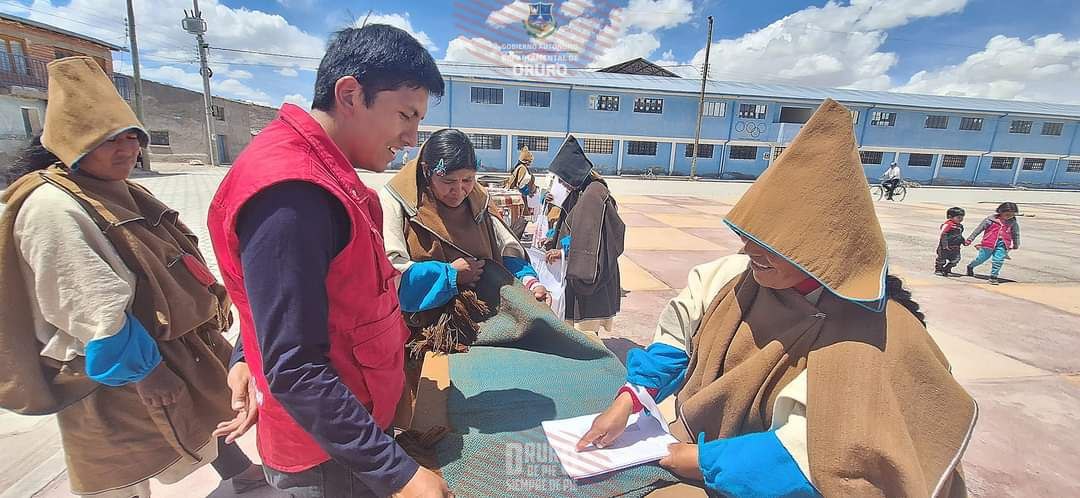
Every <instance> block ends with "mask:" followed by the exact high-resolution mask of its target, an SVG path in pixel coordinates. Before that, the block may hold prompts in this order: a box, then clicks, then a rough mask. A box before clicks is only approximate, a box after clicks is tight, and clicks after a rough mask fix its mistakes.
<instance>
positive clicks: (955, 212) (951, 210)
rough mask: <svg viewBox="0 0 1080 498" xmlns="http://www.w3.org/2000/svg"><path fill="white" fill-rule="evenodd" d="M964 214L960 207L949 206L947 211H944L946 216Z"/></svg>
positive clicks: (951, 216) (953, 216)
mask: <svg viewBox="0 0 1080 498" xmlns="http://www.w3.org/2000/svg"><path fill="white" fill-rule="evenodd" d="M964 214H965V213H964V208H961V207H951V208H949V210H948V211H945V217H946V218H955V217H957V216H964Z"/></svg>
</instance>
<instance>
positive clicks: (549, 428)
mask: <svg viewBox="0 0 1080 498" xmlns="http://www.w3.org/2000/svg"><path fill="white" fill-rule="evenodd" d="M597 415H599V414H594V415H584V416H581V417H574V418H568V419H563V420H552V421H548V422H543V423H542V424H541V425H542V426H543V428H544V434H545V435H547V439H548V444H550V445H551V447H552V448H553V449H554V450H555V454H556V455H558V457H559V462H560V463H561V464H562V467H563V471H565V472H566V475H567V476H569V477H570V478H571V479H585V478H587V477H593V476H598V475H600V474H606V473H608V472H614V471H616V470H621V469H625V468H629V467H633V466H635V465H641V464H644V463H649V462H655V461H657V460H660V459H661V458H664V457H665V456H667V455H668V445H669V444H671V443H677V442H678V440H676V439H675V438H674V437H673V436H672V435H671V434H668V432H667V426H666V425H663V424H661V423H660V422H658V421H657V419H655V418H653V417H650V416H647V415H644V414H642V415H641V416H639V414H633V415H631V416H630V419H629V420H628V421H627V424H626V432H623V433H622V435H621V436H619V439H617V440H615V442H614V443H613V444H612V445H611V446H608V447H606V448H596V447H593V446H589V447H588V448H586V449H585V451H582V452H580V453H579V452H578V451H577V450H576V449H575V446H576V445H577V442H578V440H580V439H581V437H582V436H584V435H585V433H586V432H588V431H589V427H591V426H592V422H593V419H595V418H596V417H597Z"/></svg>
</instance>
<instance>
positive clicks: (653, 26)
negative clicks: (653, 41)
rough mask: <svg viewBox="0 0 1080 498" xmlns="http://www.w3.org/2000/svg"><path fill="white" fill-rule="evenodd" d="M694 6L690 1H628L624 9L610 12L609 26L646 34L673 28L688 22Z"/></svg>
mask: <svg viewBox="0 0 1080 498" xmlns="http://www.w3.org/2000/svg"><path fill="white" fill-rule="evenodd" d="M693 13H694V4H693V2H691V1H690V0H630V3H629V4H627V6H626V8H620V9H614V10H613V11H612V12H611V24H612V25H613V26H616V27H617V28H620V29H622V30H623V31H624V32H625V31H629V30H632V29H635V28H637V29H641V30H643V31H646V32H651V31H657V30H660V29H669V28H674V27H675V26H678V25H680V24H683V23H685V22H687V21H689V20H690V16H691V15H693Z"/></svg>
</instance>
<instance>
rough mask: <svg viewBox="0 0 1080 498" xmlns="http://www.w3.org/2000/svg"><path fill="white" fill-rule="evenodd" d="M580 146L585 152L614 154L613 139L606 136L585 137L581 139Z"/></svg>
mask: <svg viewBox="0 0 1080 498" xmlns="http://www.w3.org/2000/svg"><path fill="white" fill-rule="evenodd" d="M582 142H583V143H582V144H581V148H582V149H584V150H585V153H586V154H614V153H615V141H614V140H608V139H606V138H586V139H583V140H582Z"/></svg>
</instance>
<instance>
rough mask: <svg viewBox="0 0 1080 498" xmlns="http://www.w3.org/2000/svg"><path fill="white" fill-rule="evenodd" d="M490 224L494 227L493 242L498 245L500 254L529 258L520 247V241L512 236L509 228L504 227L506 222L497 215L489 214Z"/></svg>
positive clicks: (526, 259)
mask: <svg viewBox="0 0 1080 498" xmlns="http://www.w3.org/2000/svg"><path fill="white" fill-rule="evenodd" d="M491 224H492V225H494V227H495V244H497V245H498V246H499V254H500V255H502V256H511V257H514V258H520V259H524V260H525V261H528V260H529V256H528V255H527V254H526V253H525V248H524V247H522V245H521V242H520V241H518V240H517V238H515V237H514V234H512V233H510V229H509V228H507V227H506V223H504V222H503V221H502V219H500V218H499V217H498V216H495V215H491Z"/></svg>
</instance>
